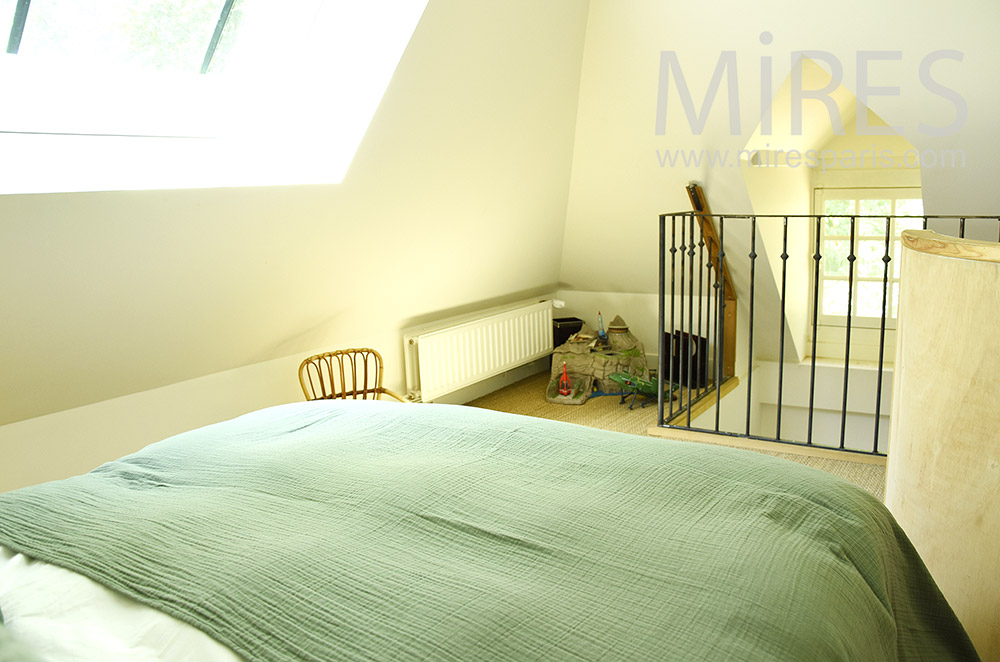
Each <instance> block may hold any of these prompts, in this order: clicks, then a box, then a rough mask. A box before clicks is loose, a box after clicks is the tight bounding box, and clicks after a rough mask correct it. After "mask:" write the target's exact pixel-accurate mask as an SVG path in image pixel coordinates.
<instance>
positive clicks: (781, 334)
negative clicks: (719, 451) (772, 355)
mask: <svg viewBox="0 0 1000 662" xmlns="http://www.w3.org/2000/svg"><path fill="white" fill-rule="evenodd" d="M787 283H788V217H787V216H785V220H784V225H783V227H782V236H781V318H780V319H779V320H778V416H777V420H776V421H775V426H774V439H775V441H780V440H781V395H782V387H783V386H784V382H785V285H786V284H787Z"/></svg>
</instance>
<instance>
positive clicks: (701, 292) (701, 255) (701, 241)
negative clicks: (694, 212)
mask: <svg viewBox="0 0 1000 662" xmlns="http://www.w3.org/2000/svg"><path fill="white" fill-rule="evenodd" d="M699 229H700V230H701V234H700V236H699V238H698V337H699V338H702V337H706V338H707V337H708V336H707V335H705V336H703V335H702V334H704V333H705V328H704V326H703V325H702V310H703V309H704V308H705V269H704V268H702V265H703V264H704V263H705V228H704V226H702V227H700V228H699ZM699 358H701V357H700V356H699ZM700 374H701V373H700V372H699V375H700ZM707 388H708V384H700V380H699V386H698V394H699V395H700V394H701V392H702V391H704V390H706V389H707Z"/></svg>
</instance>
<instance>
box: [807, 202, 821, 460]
mask: <svg viewBox="0 0 1000 662" xmlns="http://www.w3.org/2000/svg"><path fill="white" fill-rule="evenodd" d="M822 218H823V217H822V216H817V217H816V252H815V253H813V261H814V262H815V266H814V268H813V321H812V358H811V360H810V368H809V427H808V429H807V430H806V443H807V444H810V445H811V444H812V438H813V413H814V411H815V402H816V329H817V327H818V324H817V323H818V321H819V269H820V267H819V262H820V260H822V259H823V253H822V252H821V251H820V240H821V239H822V227H821V225H822Z"/></svg>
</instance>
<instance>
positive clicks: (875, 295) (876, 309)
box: [857, 281, 882, 317]
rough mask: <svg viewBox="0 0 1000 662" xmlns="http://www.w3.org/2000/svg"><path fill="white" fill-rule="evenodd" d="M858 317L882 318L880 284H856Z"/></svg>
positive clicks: (865, 282) (868, 282)
mask: <svg viewBox="0 0 1000 662" xmlns="http://www.w3.org/2000/svg"><path fill="white" fill-rule="evenodd" d="M857 289H858V301H857V306H858V308H857V311H858V315H861V316H863V317H881V316H882V283H877V282H874V281H864V282H861V283H858V284H857Z"/></svg>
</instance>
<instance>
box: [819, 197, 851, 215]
mask: <svg viewBox="0 0 1000 662" xmlns="http://www.w3.org/2000/svg"><path fill="white" fill-rule="evenodd" d="M823 213H824V214H830V215H833V214H848V215H850V214H853V213H854V200H827V201H826V202H825V203H824V205H823Z"/></svg>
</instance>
